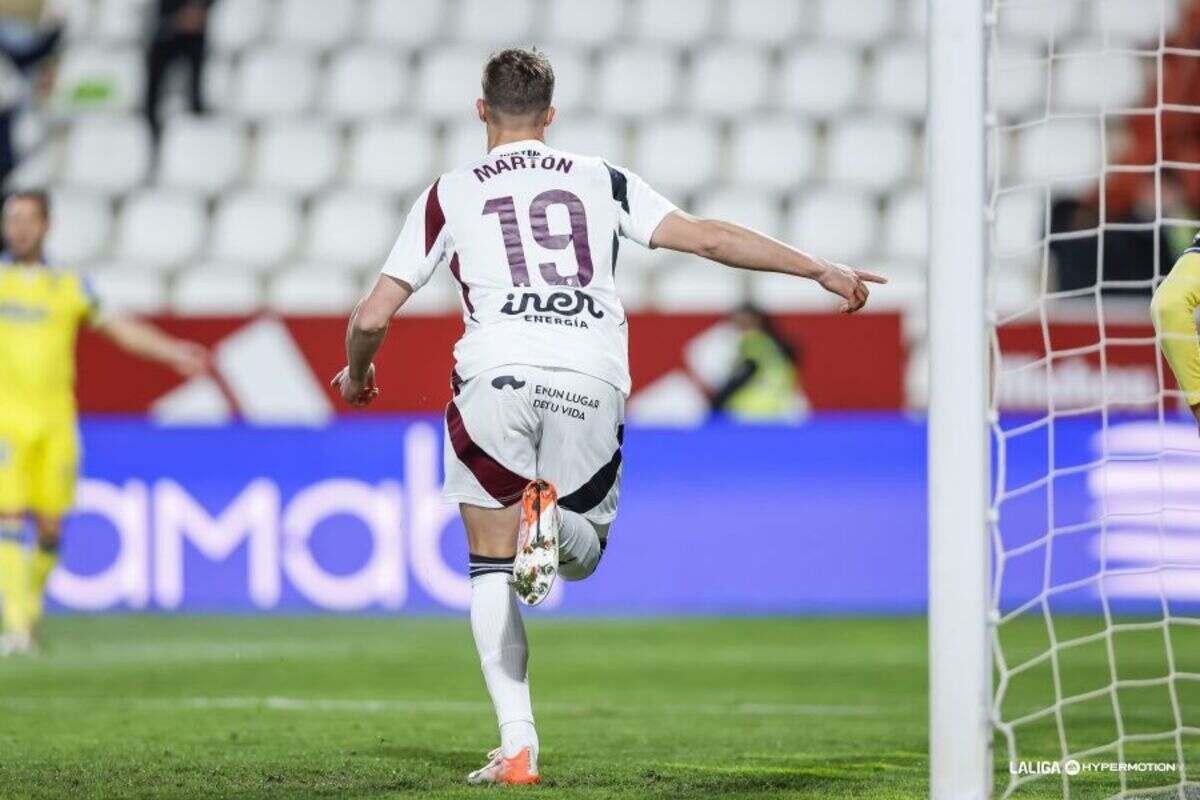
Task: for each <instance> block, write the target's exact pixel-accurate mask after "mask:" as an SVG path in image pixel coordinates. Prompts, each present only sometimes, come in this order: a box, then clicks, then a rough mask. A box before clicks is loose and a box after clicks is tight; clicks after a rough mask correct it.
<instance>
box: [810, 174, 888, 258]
mask: <svg viewBox="0 0 1200 800" xmlns="http://www.w3.org/2000/svg"><path fill="white" fill-rule="evenodd" d="M789 228H790V230H791V235H790V236H789V237H788V241H789V242H791V243H792V244H794V245H796V246H797V247H799V248H801V249H803V250H808V251H810V252H814V253H820V254H821V255H823V256H825V257H827V258H833V259H837V260H839V261H845V262H847V263H850V264H854V263H861V261H862V259H863V258H865V257H866V256H867V255H869V254H870V253H871V252H872V249H873V248H874V246H875V239H876V236H877V231H878V230H879V212H878V210H877V209H876V206H875V202H874V201H873V200H872V199H871V198H870V197H868V196H867V195H864V194H860V193H858V192H851V191H847V190H844V189H823V190H818V191H814V192H811V193H808V194H806V195H803V196H802V197H800V198H798V199H797V200H796V201H795V202H794V203H793V204H792V211H791V220H790V225H789Z"/></svg>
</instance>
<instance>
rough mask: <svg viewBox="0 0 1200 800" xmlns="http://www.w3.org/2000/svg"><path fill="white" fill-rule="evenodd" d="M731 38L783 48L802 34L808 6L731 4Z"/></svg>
mask: <svg viewBox="0 0 1200 800" xmlns="http://www.w3.org/2000/svg"><path fill="white" fill-rule="evenodd" d="M728 8H729V12H728V13H729V21H728V25H729V28H728V31H726V32H727V33H728V35H729V36H730V37H731V38H733V39H735V40H737V41H743V42H749V43H751V44H758V45H774V44H783V43H784V42H786V41H787V40H789V39H791V38H792V37H793V36H795V35H796V34H797V33H798V32H799V30H800V22H801V19H802V16H803V12H804V4H803V3H797V2H796V0H755V2H753V3H736V2H735V3H730V4H729V7H728Z"/></svg>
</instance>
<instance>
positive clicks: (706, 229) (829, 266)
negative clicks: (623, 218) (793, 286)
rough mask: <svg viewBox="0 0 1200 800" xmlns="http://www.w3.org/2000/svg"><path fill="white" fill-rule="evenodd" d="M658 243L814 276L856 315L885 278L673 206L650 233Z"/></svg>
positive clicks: (727, 262) (730, 261) (754, 267)
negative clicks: (870, 287)
mask: <svg viewBox="0 0 1200 800" xmlns="http://www.w3.org/2000/svg"><path fill="white" fill-rule="evenodd" d="M650 243H651V245H652V246H654V247H665V248H667V249H668V250H677V251H679V252H681V253H693V254H695V255H698V256H703V257H704V258H707V259H709V260H711V261H717V262H719V263H721V264H725V265H727V266H730V267H738V268H740V269H751V270H759V271H762V272H780V273H783V274H785V275H797V276H799V277H801V278H811V279H812V280H814V281H816V282H817V283H819V284H821V286H823V287H824V288H825V289H826V290H827V291H830V292H833V293H834V294H836V295H838V296H839V297H841V298H842V300H844V301H845V302H843V303H842V311H844V312H846V313H848V314H852V313H854V312H855V311H858V310H859V309H860V308H862V307H863V306H864V305H866V302H867V296H868V295H869V294H870V290H868V289H867V283H887V278H884V277H883V276H882V275H876V274H874V273H872V272H864V271H862V270H856V269H851V268H850V267H846V266H843V265H841V264H836V263H834V262H832V261H827V260H825V259H823V258H819V257H817V256H812V255H809V254H808V253H804V252H801V251H800V250H797V249H796V248H794V247H791V246H790V245H786V244H784V243H783V242H781V241H778V240H777V239H772V238H771V237H770V236H765V235H763V234H761V233H758V232H757V231H752V230H750V229H749V228H743V227H742V226H741V225H736V224H734V223H732V222H725V221H724V220H719V219H699V218H697V217H693V216H692V215H691V214H685V213H684V212H682V211H673V212H671V213H670V214H668V215H667V216H666V217H665V218H663V221H662V222H661V223H659V225H658V227H657V228H656V229H655V230H654V235H653V236H652V237H651V238H650Z"/></svg>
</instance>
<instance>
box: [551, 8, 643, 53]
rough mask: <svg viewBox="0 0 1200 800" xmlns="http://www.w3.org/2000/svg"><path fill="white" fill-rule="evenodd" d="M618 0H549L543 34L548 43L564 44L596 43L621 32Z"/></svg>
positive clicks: (605, 40)
mask: <svg viewBox="0 0 1200 800" xmlns="http://www.w3.org/2000/svg"><path fill="white" fill-rule="evenodd" d="M623 12H624V3H622V2H621V0H588V2H586V3H581V2H579V0H549V8H548V9H547V14H546V34H547V39H548V40H549V41H551V42H561V43H562V44H566V45H576V46H578V45H583V46H590V45H599V44H604V43H605V42H609V41H611V40H613V39H615V38H616V37H617V35H618V34H619V33H620V32H621V23H622V22H623Z"/></svg>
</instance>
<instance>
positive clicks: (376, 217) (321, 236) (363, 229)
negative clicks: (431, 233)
mask: <svg viewBox="0 0 1200 800" xmlns="http://www.w3.org/2000/svg"><path fill="white" fill-rule="evenodd" d="M402 222H403V220H402V218H401V216H400V213H399V209H398V208H397V207H396V205H395V204H394V203H393V202H392V201H390V200H389V199H387V198H385V197H379V196H372V195H370V194H364V193H363V192H361V191H351V190H346V191H340V192H335V193H333V194H330V195H326V196H325V197H322V198H321V199H320V200H318V201H317V202H316V204H315V205H314V206H313V209H312V211H311V212H310V214H309V243H308V247H307V254H308V258H309V259H310V260H311V261H314V262H317V263H324V264H328V265H331V266H337V265H342V264H349V265H353V266H355V267H373V268H376V269H377V268H379V267H380V266H382V265H383V261H384V259H385V258H386V257H387V254H388V251H389V250H390V249H391V246H392V243H393V242H394V241H395V239H396V237H397V236H398V235H399V234H400V225H401V223H402Z"/></svg>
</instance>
